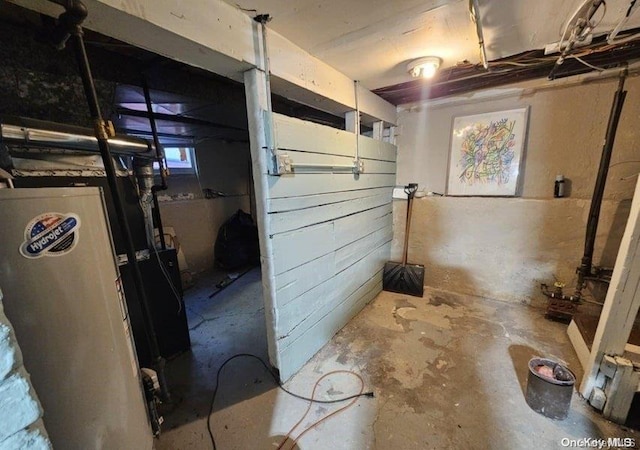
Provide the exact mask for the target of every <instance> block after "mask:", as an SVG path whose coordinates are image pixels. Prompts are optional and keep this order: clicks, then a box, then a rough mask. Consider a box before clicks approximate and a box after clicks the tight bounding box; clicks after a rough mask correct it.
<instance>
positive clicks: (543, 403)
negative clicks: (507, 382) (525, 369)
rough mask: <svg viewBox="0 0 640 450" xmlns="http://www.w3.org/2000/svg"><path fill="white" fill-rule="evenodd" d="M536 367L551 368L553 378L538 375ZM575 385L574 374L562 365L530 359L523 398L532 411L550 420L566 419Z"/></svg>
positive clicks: (540, 359) (549, 360)
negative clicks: (525, 391)
mask: <svg viewBox="0 0 640 450" xmlns="http://www.w3.org/2000/svg"><path fill="white" fill-rule="evenodd" d="M538 366H547V367H549V368H551V369H552V370H553V373H554V378H553V379H552V378H549V377H546V376H544V375H542V374H540V373H538V372H537V371H536V368H537V367H538ZM556 377H557V378H556ZM575 383H576V376H575V375H574V373H573V372H572V371H571V370H569V369H568V368H567V367H565V366H563V365H562V364H560V363H558V362H556V361H553V360H551V359H546V358H532V359H531V360H530V361H529V378H528V379H527V394H526V396H525V398H526V400H527V404H528V405H529V406H530V407H531V409H533V410H534V411H536V412H538V413H540V414H542V415H543V416H545V417H549V418H550V419H557V420H562V419H566V418H567V415H568V414H569V408H570V406H571V396H572V395H573V386H574V384H575Z"/></svg>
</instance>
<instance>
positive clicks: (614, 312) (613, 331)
mask: <svg viewBox="0 0 640 450" xmlns="http://www.w3.org/2000/svg"><path fill="white" fill-rule="evenodd" d="M639 307H640V179H639V180H638V183H637V185H636V190H635V194H634V197H633V202H632V204H631V212H630V214H629V220H628V221H627V227H626V229H625V232H624V236H623V238H622V242H621V243H620V250H619V251H618V257H617V259H616V264H615V267H614V269H613V275H612V277H611V284H610V286H609V291H608V292H607V297H606V300H605V302H604V307H603V309H602V314H601V315H600V322H598V328H597V330H596V335H595V338H594V341H593V346H592V347H591V354H590V355H589V363H588V364H587V366H586V367H585V376H584V379H583V380H582V384H581V385H580V392H581V394H582V395H583V396H584V397H586V398H589V396H590V395H591V392H592V391H593V389H594V388H596V387H598V388H602V387H603V386H599V385H598V382H597V381H596V380H597V378H598V372H599V370H600V364H601V363H602V359H603V357H604V355H609V356H620V355H622V354H623V353H624V347H625V345H626V344H627V341H628V340H629V335H630V334H631V329H632V327H633V323H634V321H635V319H636V316H637V314H638V308H639ZM601 378H602V377H600V379H601ZM635 389H636V387H633V390H632V391H631V392H624V393H623V392H615V390H613V391H611V392H610V393H609V394H608V395H607V402H609V401H610V400H612V399H611V398H610V397H611V396H614V397H615V396H616V395H630V396H633V393H634V392H635ZM605 408H606V407H605Z"/></svg>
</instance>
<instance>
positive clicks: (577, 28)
mask: <svg viewBox="0 0 640 450" xmlns="http://www.w3.org/2000/svg"><path fill="white" fill-rule="evenodd" d="M601 7H602V10H603V13H602V16H601V17H600V20H599V21H598V22H597V23H592V22H591V21H592V19H593V17H594V16H595V15H596V13H597V12H598V11H599V10H600V8H601ZM606 13H607V3H606V1H605V0H584V1H583V2H582V3H581V4H580V6H579V7H578V9H576V11H575V12H574V13H573V15H572V16H571V18H570V19H569V20H568V21H567V23H566V25H565V27H564V31H563V32H562V37H561V38H560V42H559V43H558V50H559V51H560V56H559V57H558V59H557V60H556V63H555V64H554V66H553V68H552V69H551V72H550V73H549V76H548V77H547V78H549V79H550V80H553V79H554V78H555V77H556V73H557V71H558V70H559V68H560V66H562V64H564V62H565V60H566V58H567V57H568V56H569V55H571V52H572V50H573V48H574V47H575V46H576V45H577V44H579V43H581V42H584V41H585V40H586V39H587V36H589V34H591V31H592V30H593V29H594V28H596V27H597V26H598V25H599V24H600V22H601V21H602V19H603V18H604V16H605V14H606ZM569 29H571V33H570V34H569V37H568V39H567V41H566V44H565V38H566V37H567V32H568V31H569ZM574 59H575V58H574ZM576 60H577V61H578V62H580V61H582V59H580V58H579V57H578V59H576ZM590 67H591V66H590ZM591 68H593V67H591Z"/></svg>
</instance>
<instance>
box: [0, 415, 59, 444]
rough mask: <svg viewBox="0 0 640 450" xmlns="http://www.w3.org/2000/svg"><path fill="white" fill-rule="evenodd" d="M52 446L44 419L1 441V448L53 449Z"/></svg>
mask: <svg viewBox="0 0 640 450" xmlns="http://www.w3.org/2000/svg"><path fill="white" fill-rule="evenodd" d="M52 448H53V447H52V446H51V442H50V441H49V438H48V437H47V434H46V432H45V431H44V424H43V423H42V420H39V421H37V422H36V423H34V424H33V425H31V426H30V427H29V428H25V429H24V430H20V431H18V432H17V433H15V434H13V435H11V436H9V437H8V438H7V439H5V440H4V441H2V442H0V450H18V449H20V450H22V449H24V450H51V449H52Z"/></svg>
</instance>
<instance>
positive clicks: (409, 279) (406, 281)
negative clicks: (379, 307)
mask: <svg viewBox="0 0 640 450" xmlns="http://www.w3.org/2000/svg"><path fill="white" fill-rule="evenodd" d="M417 190H418V184H417V183H410V184H408V185H406V186H405V187H404V192H405V193H406V194H407V224H406V227H405V233H404V249H403V251H402V262H401V263H397V262H392V261H389V262H387V263H386V264H385V265H384V272H383V274H382V289H384V290H385V291H389V292H398V293H400V294H407V295H414V296H416V297H422V294H423V293H424V286H423V285H424V266H423V265H422V264H407V253H408V251H409V226H410V225H411V209H412V206H413V197H414V196H415V194H416V191H417Z"/></svg>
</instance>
